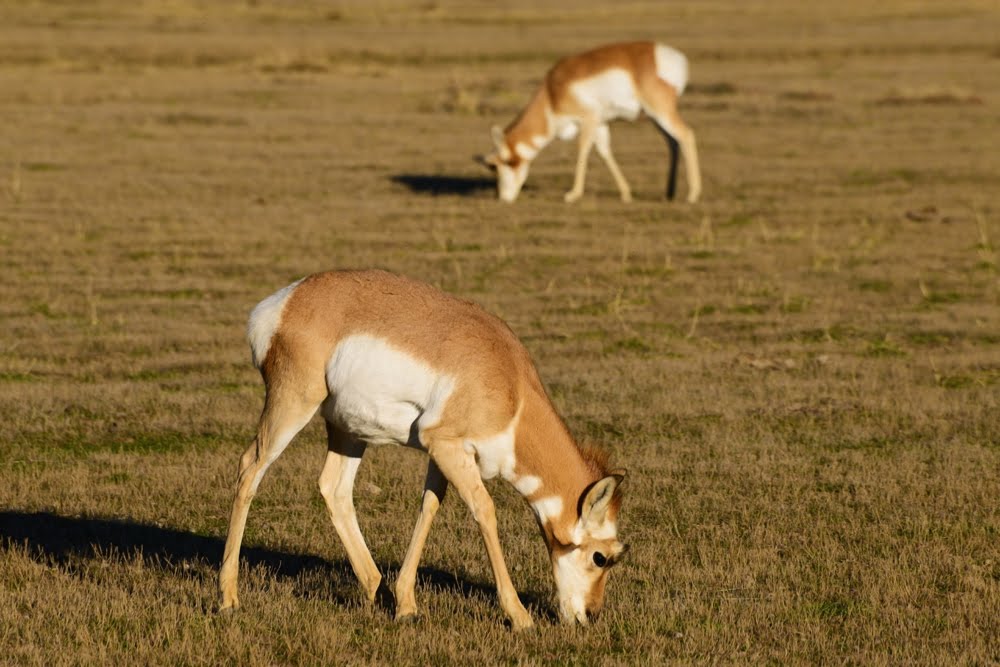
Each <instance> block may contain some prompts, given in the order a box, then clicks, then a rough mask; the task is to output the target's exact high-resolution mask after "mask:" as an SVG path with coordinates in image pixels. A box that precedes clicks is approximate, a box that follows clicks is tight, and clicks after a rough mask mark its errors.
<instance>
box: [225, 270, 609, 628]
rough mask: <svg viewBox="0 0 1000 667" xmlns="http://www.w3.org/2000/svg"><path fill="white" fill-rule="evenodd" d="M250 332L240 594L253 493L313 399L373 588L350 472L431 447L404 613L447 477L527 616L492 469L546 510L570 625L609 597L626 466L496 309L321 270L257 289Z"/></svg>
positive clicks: (507, 595) (344, 528) (402, 590)
mask: <svg viewBox="0 0 1000 667" xmlns="http://www.w3.org/2000/svg"><path fill="white" fill-rule="evenodd" d="M247 337H248V339H249V342H250V347H251V350H252V353H253V361H254V364H255V365H256V366H257V367H258V368H259V369H260V372H261V374H262V376H263V378H264V384H265V386H266V390H267V392H266V397H265V400H264V411H263V413H262V414H261V417H260V424H259V427H258V431H257V437H256V439H255V440H254V442H253V444H252V445H251V446H250V448H249V449H247V451H246V453H244V454H243V458H242V459H241V461H240V467H239V476H238V478H237V483H236V498H235V500H234V501H233V510H232V516H231V518H230V522H229V535H228V537H227V539H226V550H225V555H224V557H223V562H222V569H221V571H220V573H219V588H220V592H221V594H222V608H223V609H227V608H234V607H238V606H239V600H238V598H237V594H236V578H237V572H238V570H239V552H240V543H241V541H242V538H243V530H244V527H245V526H246V519H247V513H248V511H249V508H250V501H251V499H252V498H253V496H254V494H255V492H256V490H257V486H258V484H260V480H261V478H262V477H263V476H264V473H265V471H266V470H267V468H268V466H270V465H271V463H273V462H274V460H275V459H277V458H278V456H279V455H280V454H281V452H282V451H283V450H284V449H285V447H286V446H287V445H288V443H289V442H290V441H291V439H292V438H293V437H294V436H295V434H296V433H298V432H299V431H300V430H301V429H302V428H303V427H304V426H305V425H306V424H307V423H308V422H309V420H310V419H311V418H312V416H313V415H314V414H315V413H316V411H317V410H319V411H320V412H321V414H322V415H323V418H324V419H325V420H326V429H327V440H328V450H329V451H328V453H327V457H326V464H325V466H324V468H323V471H322V473H321V474H320V478H319V487H320V492H321V493H322V494H323V497H324V498H325V499H326V504H327V508H328V509H329V514H330V518H331V519H332V520H333V525H334V528H335V529H336V531H337V534H338V535H339V536H340V539H341V541H342V542H343V544H344V548H345V549H346V551H347V557H348V559H349V560H350V562H351V566H352V567H353V568H354V572H355V574H356V575H357V577H358V579H359V580H360V582H361V585H362V587H363V588H364V590H365V593H366V594H367V597H368V599H369V600H370V601H372V600H374V599H375V597H376V593H377V592H378V590H379V588H380V584H381V581H382V575H381V574H380V573H379V570H378V568H377V567H376V565H375V562H374V561H373V560H372V557H371V554H370V553H369V551H368V547H367V546H366V545H365V540H364V537H362V535H361V530H360V528H359V527H358V522H357V517H356V515H355V512H354V501H353V495H352V494H353V486H354V477H355V474H356V473H357V470H358V466H359V465H360V463H361V457H362V456H363V455H364V453H365V448H366V446H367V445H381V444H395V445H405V446H409V447H415V448H417V449H421V450H423V451H425V452H427V453H428V454H429V455H430V463H429V465H428V469H427V479H426V482H425V485H424V494H423V504H422V507H421V510H420V515H419V518H418V520H417V525H416V528H415V529H414V532H413V537H412V539H411V541H410V546H409V548H408V549H407V552H406V557H405V559H404V561H403V565H402V567H401V568H400V571H399V577H398V579H397V581H396V618H404V617H407V616H412V615H414V614H416V611H417V605H416V599H415V596H414V585H415V583H416V575H417V565H418V564H419V562H420V554H421V551H422V550H423V547H424V541H425V540H426V538H427V534H428V532H429V531H430V527H431V521H432V520H433V518H434V514H435V513H436V512H437V509H438V506H439V504H440V503H441V501H442V500H443V499H444V495H445V490H446V489H447V487H448V483H449V482H451V483H452V484H453V485H454V486H455V488H456V489H457V490H458V493H459V495H460V496H461V497H462V500H464V501H465V503H466V504H467V505H468V506H469V508H470V510H471V511H472V514H473V516H474V517H475V519H476V521H477V522H478V524H479V529H480V531H481V532H482V536H483V540H484V541H485V542H486V551H487V553H488V555H489V560H490V565H491V566H492V568H493V576H494V578H495V579H496V583H497V592H498V594H499V598H500V604H501V605H502V606H503V609H504V611H506V612H507V615H508V616H509V617H510V619H511V621H512V623H513V626H514V628H515V629H522V628H527V627H529V626H531V624H532V621H531V616H530V615H529V614H528V612H527V611H526V610H525V608H524V607H523V606H522V604H521V601H520V600H519V599H518V596H517V591H516V590H515V589H514V585H513V583H512V582H511V579H510V575H509V574H508V573H507V566H506V565H505V564H504V557H503V553H502V552H501V549H500V541H499V539H498V537H497V524H496V514H495V511H494V506H493V500H492V499H491V498H490V495H489V493H488V492H487V491H486V487H485V486H484V484H483V480H484V479H489V478H491V477H494V476H495V475H497V474H499V475H501V476H502V477H503V478H504V479H506V480H507V481H508V482H510V483H511V484H513V486H514V488H516V489H517V490H518V491H519V492H520V494H521V495H522V496H524V498H525V499H526V500H527V501H528V503H529V504H530V506H531V508H532V509H533V510H534V513H535V516H536V518H537V520H538V525H539V527H540V528H541V531H542V535H543V537H544V539H545V543H546V545H547V546H548V550H549V555H550V557H551V560H552V569H553V573H554V575H555V582H556V589H557V593H558V597H559V611H560V614H561V616H562V619H563V620H564V621H565V622H570V623H572V622H574V621H578V622H580V623H587V621H588V617H590V616H594V615H596V614H597V613H598V612H599V611H600V609H601V607H602V606H603V604H604V585H605V581H606V578H607V574H608V568H609V567H610V566H611V565H613V564H614V563H615V562H616V561H617V560H618V559H619V558H620V557H621V556H622V555H623V554H624V553H625V551H626V550H627V547H626V546H624V545H622V543H621V542H619V541H618V539H617V532H618V526H617V518H618V510H619V507H620V505H621V495H620V488H619V484H620V483H621V481H622V479H623V478H624V475H625V473H624V471H620V470H619V471H609V470H607V469H606V467H605V463H604V461H605V459H604V457H603V456H602V455H601V454H600V453H599V452H594V451H592V450H581V449H580V448H579V447H578V446H577V444H576V443H575V442H574V440H573V438H572V436H571V435H570V434H569V431H568V430H567V429H566V426H565V425H564V424H563V422H562V420H561V419H560V418H559V415H558V414H557V413H556V411H555V409H554V408H553V406H552V403H551V402H550V400H549V398H548V396H547V394H546V392H545V389H544V387H543V386H542V382H541V380H540V379H539V377H538V373H537V372H536V370H535V367H534V365H533V364H532V362H531V359H530V357H529V356H528V353H527V351H526V350H525V349H524V347H523V346H522V345H521V343H520V342H519V341H518V339H517V337H516V336H515V335H514V333H513V332H512V331H511V330H510V329H509V328H508V327H507V325H505V324H504V323H503V321H501V320H500V319H498V318H497V317H495V316H493V315H491V314H489V313H487V312H486V311H484V310H483V309H482V308H480V307H479V306H477V305H475V304H473V303H470V302H468V301H462V300H460V299H457V298H455V297H452V296H449V295H447V294H444V293H443V292H440V291H439V290H437V289H435V288H433V287H431V286H429V285H426V284H424V283H420V282H417V281H414V280H410V279H408V278H403V277H400V276H396V275H393V274H391V273H386V272H384V271H334V272H329V273H319V274H315V275H312V276H309V277H307V278H305V279H303V280H301V281H299V282H296V283H293V284H291V285H289V286H288V287H285V288H284V289H282V290H280V291H278V292H276V293H275V294H273V295H271V296H269V297H268V298H266V299H264V300H263V301H261V302H260V303H259V304H258V305H257V307H256V308H254V310H253V312H252V313H251V314H250V321H249V324H248V327H247Z"/></svg>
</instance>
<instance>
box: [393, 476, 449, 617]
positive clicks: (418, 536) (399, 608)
mask: <svg viewBox="0 0 1000 667" xmlns="http://www.w3.org/2000/svg"><path fill="white" fill-rule="evenodd" d="M447 490H448V480H447V479H445V477H444V475H443V474H442V473H441V469H440V468H438V467H437V464H436V463H434V461H433V460H432V461H430V463H428V465H427V480H426V481H425V482H424V498H423V503H422V504H421V507H420V516H419V517H418V518H417V525H416V526H415V527H414V528H413V538H412V539H411V540H410V546H409V548H408V549H407V550H406V557H405V558H404V559H403V566H402V567H401V568H399V576H398V577H397V578H396V620H397V621H398V620H401V619H404V618H407V617H410V616H416V614H417V599H416V594H415V593H414V586H415V585H416V583H417V566H418V565H420V555H421V553H423V550H424V543H425V542H426V541H427V534H428V533H430V532H431V522H432V521H433V520H434V515H435V514H437V511H438V508H439V507H440V506H441V503H442V502H443V501H444V494H445V491H447Z"/></svg>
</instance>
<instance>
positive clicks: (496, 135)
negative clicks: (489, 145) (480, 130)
mask: <svg viewBox="0 0 1000 667" xmlns="http://www.w3.org/2000/svg"><path fill="white" fill-rule="evenodd" d="M490 137H492V139H493V145H494V146H496V149H497V155H499V156H500V158H501V159H504V160H505V159H507V157H509V156H510V149H509V148H507V137H506V136H505V135H504V133H503V130H501V129H500V126H499V125H494V126H493V127H491V128H490Z"/></svg>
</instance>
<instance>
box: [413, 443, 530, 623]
mask: <svg viewBox="0 0 1000 667" xmlns="http://www.w3.org/2000/svg"><path fill="white" fill-rule="evenodd" d="M429 451H430V455H431V457H432V458H433V459H434V462H435V463H436V464H437V466H438V468H440V469H441V472H442V473H443V474H444V476H445V477H446V478H447V479H448V481H449V482H451V484H452V485H453V486H454V487H455V490H456V491H458V494H459V495H460V496H461V497H462V500H464V501H465V504H466V505H468V506H469V509H470V510H471V511H472V516H473V517H475V519H476V522H477V523H478V524H479V532H480V533H481V534H482V536H483V541H484V542H485V543H486V553H487V554H488V555H489V558H490V566H491V567H492V568H493V578H494V579H495V580H496V583H497V595H498V597H499V598H500V606H502V607H503V610H504V611H505V612H507V616H509V617H510V620H511V623H512V624H513V626H514V629H515V630H524V629H527V628H530V627H531V626H532V621H531V614H529V613H528V610H527V609H525V608H524V605H522V604H521V600H520V599H519V598H518V597H517V590H516V589H515V588H514V583H513V582H512V581H511V579H510V574H509V573H508V572H507V564H506V563H505V562H504V558H503V551H502V550H501V548H500V538H499V536H498V535H497V516H496V508H495V507H494V505H493V499H492V498H491V497H490V494H489V493H488V492H487V491H486V487H485V486H484V485H483V480H482V478H481V477H480V476H479V468H478V467H476V462H475V459H474V457H473V455H472V454H469V453H468V452H466V451H465V449H464V448H463V447H462V445H461V443H459V442H439V443H435V444H432V445H429Z"/></svg>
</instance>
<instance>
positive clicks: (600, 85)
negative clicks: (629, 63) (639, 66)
mask: <svg viewBox="0 0 1000 667" xmlns="http://www.w3.org/2000/svg"><path fill="white" fill-rule="evenodd" d="M570 92H571V93H572V95H573V97H575V98H576V99H577V100H578V101H579V102H580V104H582V105H583V106H585V107H587V108H588V109H590V110H592V111H593V112H594V113H596V114H597V115H598V116H599V117H600V119H601V121H602V122H607V121H609V120H614V119H615V118H624V119H625V120H635V119H636V118H638V117H639V112H640V111H641V110H642V105H641V104H640V102H639V96H638V94H637V93H636V90H635V83H634V82H633V81H632V75H631V74H629V73H628V72H627V71H625V70H623V69H621V68H619V67H613V68H611V69H607V70H604V71H603V72H601V73H600V74H597V75H595V76H592V77H589V78H587V79H581V80H580V81H577V82H576V83H574V84H573V85H571V86H570Z"/></svg>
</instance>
